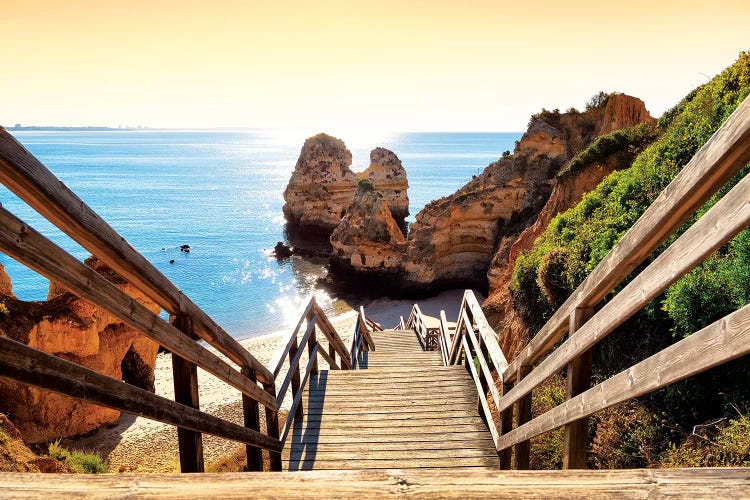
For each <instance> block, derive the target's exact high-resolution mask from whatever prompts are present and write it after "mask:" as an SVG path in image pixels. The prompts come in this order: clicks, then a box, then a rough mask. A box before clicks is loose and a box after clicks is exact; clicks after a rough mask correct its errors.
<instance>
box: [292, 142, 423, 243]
mask: <svg viewBox="0 0 750 500" xmlns="http://www.w3.org/2000/svg"><path fill="white" fill-rule="evenodd" d="M351 164H352V154H351V152H350V151H349V150H348V149H347V148H346V144H344V141H342V140H341V139H337V138H335V137H331V136H330V135H326V134H318V135H315V136H313V137H310V138H308V139H307V140H305V143H304V145H303V146H302V151H301V152H300V155H299V159H298V160H297V164H296V166H295V167H294V171H293V172H292V176H291V178H290V179H289V183H288V184H287V187H286V190H285V191H284V201H285V203H284V207H283V211H284V216H285V217H286V219H287V221H288V223H289V224H290V225H291V226H292V228H293V229H297V230H299V232H300V233H302V234H303V235H305V234H306V235H310V236H322V237H325V238H328V237H329V236H330V234H331V233H332V232H333V230H334V229H336V227H337V226H338V225H339V223H340V222H341V219H342V217H344V214H345V213H346V210H347V208H348V207H349V205H350V204H351V202H352V200H353V199H354V195H355V194H356V192H357V180H358V179H359V180H367V181H369V182H370V183H371V184H372V185H373V186H374V187H375V189H377V190H378V191H380V192H381V193H382V194H383V196H384V197H385V199H386V201H387V202H388V206H389V207H390V210H391V212H392V214H393V217H394V218H395V219H396V220H397V221H399V223H400V224H403V223H404V219H405V218H406V216H407V215H409V198H408V196H407V188H408V187H409V183H408V181H407V179H406V171H405V170H404V167H403V166H402V165H401V160H399V159H398V157H397V156H396V155H395V154H394V153H393V152H392V151H389V150H387V149H385V148H375V149H373V150H372V152H371V153H370V166H369V167H368V168H367V170H365V171H364V172H361V173H359V174H356V175H355V174H354V172H352V170H351V168H350V167H351Z"/></svg>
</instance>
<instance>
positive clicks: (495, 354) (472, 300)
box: [464, 290, 508, 379]
mask: <svg viewBox="0 0 750 500" xmlns="http://www.w3.org/2000/svg"><path fill="white" fill-rule="evenodd" d="M464 302H465V303H466V307H467V308H468V309H469V312H471V317H472V318H473V320H474V323H476V325H477V329H478V330H479V335H480V336H481V338H482V342H483V344H484V345H485V346H486V348H487V351H488V354H489V356H490V360H491V361H492V364H493V366H494V368H495V370H497V373H498V374H499V375H500V377H501V379H502V375H503V372H504V371H505V369H506V368H507V367H508V361H507V359H506V358H505V354H503V350H502V349H501V348H500V345H499V344H498V343H497V334H496V333H495V330H493V329H492V327H491V326H490V323H489V322H488V321H487V318H486V317H485V316H484V312H483V311H482V306H480V305H479V302H478V301H477V298H476V296H475V295H474V292H472V291H471V290H466V291H465V292H464Z"/></svg>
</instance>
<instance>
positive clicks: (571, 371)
mask: <svg viewBox="0 0 750 500" xmlns="http://www.w3.org/2000/svg"><path fill="white" fill-rule="evenodd" d="M593 315H594V308H593V307H580V308H576V309H574V310H573V312H572V314H571V315H570V333H569V334H570V335H572V334H573V333H574V332H576V331H578V329H580V328H581V326H583V324H584V323H585V322H586V321H588V320H589V319H591V317H592V316H593ZM567 372H568V373H567V376H568V381H567V390H566V395H565V396H566V399H571V398H573V397H575V396H578V395H579V394H581V393H582V392H584V391H586V390H588V389H589V387H591V349H589V350H588V351H586V352H585V353H583V354H582V355H580V356H579V357H577V358H575V359H574V360H573V361H571V362H570V363H569V364H568V369H567ZM587 440H588V418H582V419H581V420H576V421H575V422H572V423H570V424H567V425H566V426H565V447H564V449H563V469H585V468H586V447H587V445H588V442H587Z"/></svg>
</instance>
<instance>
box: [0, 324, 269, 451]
mask: <svg viewBox="0 0 750 500" xmlns="http://www.w3.org/2000/svg"><path fill="white" fill-rule="evenodd" d="M0 377H6V378H9V379H12V380H15V381H17V382H20V383H23V384H27V385H32V386H36V387H41V388H42V389H47V390H49V391H52V392H56V393H58V394H63V395H65V396H69V397H72V398H76V399H80V400H83V401H88V402H89V403H95V404H99V405H102V406H106V407H108V408H114V409H115V410H119V411H122V412H125V413H130V414H133V415H138V416H141V417H146V418H150V419H152V420H157V421H159V422H164V423H165V424H170V425H174V426H177V427H181V428H183V429H188V430H192V431H196V432H202V433H207V434H213V435H215V436H219V437H222V438H225V439H231V440H233V441H239V442H241V443H245V444H249V445H252V446H257V447H259V448H264V449H268V450H274V451H279V452H280V451H281V446H280V443H279V442H278V440H276V439H272V438H269V437H268V436H264V435H263V434H260V433H258V432H255V431H252V430H250V429H245V428H244V427H242V426H241V425H237V424H233V423H231V422H227V421H226V420H222V419H220V418H218V417H215V416H213V415H209V414H208V413H204V412H202V411H200V410H196V409H195V408H191V407H189V406H185V405H183V404H180V403H177V402H175V401H171V400H169V399H167V398H164V397H161V396H157V395H156V394H153V393H151V392H149V391H146V390H144V389H141V388H139V387H135V386H133V385H130V384H127V383H125V382H122V381H121V380H115V379H113V378H111V377H108V376H106V375H102V374H101V373H98V372H95V371H94V370H90V369H88V368H84V367H82V366H80V365H77V364H75V363H71V362H70V361H66V360H64V359H62V358H58V357H57V356H53V355H52V354H47V353H46V352H42V351H38V350H36V349H34V348H31V347H29V346H27V345H24V344H21V343H19V342H16V341H14V340H11V339H9V338H6V337H0Z"/></svg>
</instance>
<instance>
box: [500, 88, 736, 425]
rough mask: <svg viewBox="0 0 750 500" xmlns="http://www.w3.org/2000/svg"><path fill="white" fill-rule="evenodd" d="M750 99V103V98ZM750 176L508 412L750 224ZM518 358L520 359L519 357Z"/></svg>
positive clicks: (534, 378)
mask: <svg viewBox="0 0 750 500" xmlns="http://www.w3.org/2000/svg"><path fill="white" fill-rule="evenodd" d="M745 102H749V103H750V101H745ZM748 199H750V176H746V177H745V178H743V179H742V180H741V181H740V182H739V183H737V185H735V186H734V187H733V188H732V190H731V191H730V192H729V193H727V195H726V196H724V198H722V199H721V200H720V201H719V202H718V203H716V204H715V205H714V206H713V207H712V208H711V210H709V211H708V212H707V213H706V214H705V215H704V216H703V217H701V218H700V220H698V222H696V223H695V224H693V226H691V227H690V228H689V229H688V230H687V231H685V232H684V233H683V234H682V235H681V236H680V237H679V238H678V239H677V241H675V242H674V243H673V244H672V245H670V246H669V248H667V249H666V250H664V251H663V252H662V253H661V255H659V256H658V257H657V258H656V259H654V261H653V262H652V263H651V264H649V266H648V267H646V269H644V270H643V271H642V272H641V273H640V274H639V275H638V276H636V277H635V278H634V279H633V280H632V281H631V282H630V283H628V284H627V285H626V286H625V288H623V289H622V291H621V292H620V293H618V294H617V295H616V296H615V297H614V298H613V299H612V300H610V301H609V302H607V303H606V304H605V305H604V306H603V307H602V308H601V310H599V311H598V312H597V313H596V314H595V315H594V317H593V318H591V319H590V320H589V321H587V322H586V323H585V324H584V325H583V326H582V327H581V329H580V330H578V331H577V332H575V333H573V334H571V335H570V337H569V338H568V339H567V340H566V341H565V342H564V343H563V344H562V345H561V346H560V347H558V348H557V349H555V351H554V352H553V353H552V354H550V355H549V356H548V357H547V358H545V359H544V360H543V361H542V362H541V363H539V365H538V366H537V367H536V368H535V369H534V371H533V372H531V374H529V376H528V377H525V378H524V380H522V381H521V382H519V383H517V384H516V385H515V386H514V387H513V389H512V390H511V391H510V392H508V394H506V395H504V396H503V398H502V399H501V400H500V402H499V403H498V410H499V411H502V410H504V409H505V408H507V407H508V406H510V405H511V404H513V403H514V402H515V401H517V400H518V399H520V398H521V397H523V395H525V394H527V393H528V392H529V391H531V389H532V388H534V387H536V386H538V385H540V384H541V383H542V382H544V380H546V379H547V378H548V377H550V376H551V375H553V374H555V373H557V372H558V371H560V370H561V369H562V368H563V367H564V366H566V365H567V364H568V363H569V362H570V361H571V360H573V359H575V358H576V357H578V356H580V355H581V354H583V353H584V352H586V351H587V350H588V349H590V348H591V347H593V346H594V345H595V344H596V343H597V342H599V341H600V340H601V339H603V338H604V337H606V336H607V335H608V334H609V333H610V332H612V331H613V330H614V329H615V328H617V327H618V326H620V325H621V324H622V323H624V322H625V321H626V320H627V319H628V318H630V317H631V316H632V315H633V314H635V313H636V312H638V311H639V310H640V309H642V308H643V307H644V306H645V305H646V304H648V303H649V302H650V301H651V300H652V299H653V298H655V297H656V296H657V295H659V294H660V293H661V292H663V291H664V290H666V289H667V288H668V287H669V286H670V285H671V284H672V283H674V282H675V281H677V280H678V279H680V278H681V277H682V276H684V275H685V274H686V273H687V272H688V271H689V270H690V269H692V268H693V267H695V266H696V265H697V264H699V263H700V262H702V261H703V260H704V259H705V258H706V257H708V256H709V255H710V254H711V253H713V252H714V251H715V250H716V249H717V248H719V247H721V246H722V245H723V244H724V243H725V242H727V241H729V240H730V239H731V238H732V237H734V236H735V235H736V234H737V233H738V232H739V231H741V230H742V229H744V228H745V227H747V225H748V224H749V223H750V203H748V202H747V200H748ZM514 362H515V360H514Z"/></svg>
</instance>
